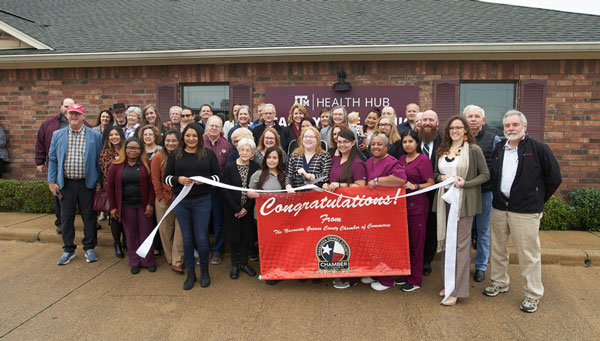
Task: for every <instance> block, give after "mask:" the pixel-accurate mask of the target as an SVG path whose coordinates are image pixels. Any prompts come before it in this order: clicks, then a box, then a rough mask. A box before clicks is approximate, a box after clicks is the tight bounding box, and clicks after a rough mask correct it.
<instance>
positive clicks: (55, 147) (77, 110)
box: [48, 104, 102, 265]
mask: <svg viewBox="0 0 600 341" xmlns="http://www.w3.org/2000/svg"><path fill="white" fill-rule="evenodd" d="M67 119H68V123H69V125H68V127H67V128H65V129H60V130H57V131H55V132H54V133H53V134H52V141H51V143H50V151H49V152H48V188H49V189H50V192H52V194H54V196H56V197H58V198H59V199H60V201H61V215H60V216H61V228H62V239H63V244H64V246H63V249H64V253H63V255H62V256H61V257H60V259H59V260H58V265H65V264H68V263H69V262H70V261H71V260H72V259H73V258H75V248H76V245H75V244H74V243H73V241H74V239H75V227H74V224H73V223H74V221H75V208H76V205H79V212H80V213H81V217H82V218H83V234H84V237H83V241H82V244H83V249H84V251H85V258H86V261H87V262H88V263H90V262H95V261H97V260H98V256H97V255H96V253H95V252H94V248H95V247H96V243H97V231H96V213H95V212H94V211H93V210H92V201H93V199H92V196H93V194H94V189H97V188H99V187H100V184H99V182H100V169H99V167H98V158H99V157H100V151H101V149H102V142H101V140H102V138H101V137H100V133H98V132H97V131H95V130H93V129H92V128H89V127H87V126H85V125H84V119H85V108H84V107H83V105H81V104H71V105H69V107H68V108H67Z"/></svg>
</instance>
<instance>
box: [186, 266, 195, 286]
mask: <svg viewBox="0 0 600 341" xmlns="http://www.w3.org/2000/svg"><path fill="white" fill-rule="evenodd" d="M194 282H196V271H195V270H194V269H188V272H187V278H186V279H185V282H183V290H190V289H191V288H193V287H194Z"/></svg>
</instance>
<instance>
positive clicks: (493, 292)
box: [483, 284, 508, 297]
mask: <svg viewBox="0 0 600 341" xmlns="http://www.w3.org/2000/svg"><path fill="white" fill-rule="evenodd" d="M504 292H508V285H507V286H505V287H499V286H497V285H494V284H492V285H489V286H487V287H485V289H483V294H484V295H485V296H489V297H494V296H498V294H500V293H504Z"/></svg>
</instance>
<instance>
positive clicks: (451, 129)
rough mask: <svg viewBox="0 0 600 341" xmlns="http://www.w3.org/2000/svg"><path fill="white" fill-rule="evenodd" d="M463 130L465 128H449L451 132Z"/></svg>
mask: <svg viewBox="0 0 600 341" xmlns="http://www.w3.org/2000/svg"><path fill="white" fill-rule="evenodd" d="M462 129H465V127H450V128H449V130H450V131H453V130H462Z"/></svg>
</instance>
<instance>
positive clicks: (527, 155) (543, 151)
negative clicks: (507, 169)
mask: <svg viewBox="0 0 600 341" xmlns="http://www.w3.org/2000/svg"><path fill="white" fill-rule="evenodd" d="M505 144H506V139H503V140H502V141H500V142H498V143H497V144H496V148H495V149H494V153H493V154H492V168H491V174H492V177H491V184H492V192H493V194H494V199H493V201H492V207H494V208H495V209H498V210H503V211H510V212H516V213H540V212H542V210H543V209H544V203H545V202H546V201H547V200H548V199H549V198H550V197H551V196H552V194H554V192H555V191H556V190H557V189H558V186H560V184H561V182H562V177H561V175H560V166H559V165H558V162H557V161H556V158H555V157H554V154H553V153H552V150H550V148H549V147H548V146H547V145H546V144H544V143H542V142H539V141H537V140H534V139H532V138H530V137H528V136H525V138H524V139H523V140H522V141H521V142H519V146H518V149H517V153H518V155H519V165H518V166H517V174H516V175H515V180H514V182H513V184H512V187H511V189H510V200H509V201H508V202H507V201H506V200H505V198H504V195H503V194H502V192H501V191H500V183H501V180H502V162H503V160H504V145H505Z"/></svg>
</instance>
